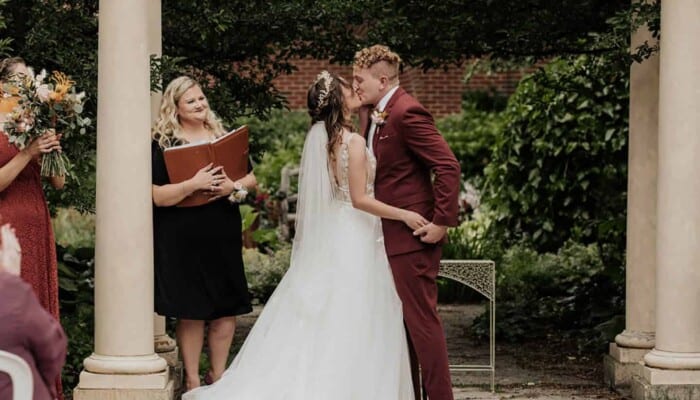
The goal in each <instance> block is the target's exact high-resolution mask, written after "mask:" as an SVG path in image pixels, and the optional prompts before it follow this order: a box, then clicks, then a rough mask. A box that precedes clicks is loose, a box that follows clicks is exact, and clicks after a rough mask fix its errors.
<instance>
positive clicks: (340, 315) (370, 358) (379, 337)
mask: <svg viewBox="0 0 700 400" xmlns="http://www.w3.org/2000/svg"><path fill="white" fill-rule="evenodd" d="M400 63H401V59H400V57H399V56H398V55H397V54H396V53H394V52H392V51H391V50H390V49H389V48H387V47H386V46H382V45H375V46H372V47H369V48H365V49H363V50H360V51H359V52H357V54H356V55H355V60H354V65H353V83H352V84H350V82H348V81H346V80H345V79H343V78H342V77H340V76H337V75H334V74H330V73H328V72H327V71H323V72H321V73H320V74H319V75H318V77H317V79H316V80H315V82H313V84H312V85H311V87H310V89H309V92H308V111H309V115H310V116H311V119H312V126H311V128H310V130H309V133H308V135H307V137H306V141H305V143H304V150H303V153H302V158H301V164H300V182H299V193H298V209H297V227H296V236H295V238H294V243H293V248H292V259H291V263H290V267H289V270H288V271H287V273H286V275H285V276H284V278H283V279H282V281H281V282H280V284H279V285H278V287H277V288H276V290H275V292H274V294H273V295H272V297H271V298H270V299H269V300H268V302H267V304H266V305H265V308H264V309H263V311H262V313H261V314H260V316H259V318H258V320H257V321H256V324H255V325H254V326H253V328H252V330H251V331H250V333H249V334H248V337H247V338H246V341H245V343H244V344H243V346H242V348H241V349H240V351H239V352H238V355H237V356H236V358H235V359H234V361H233V363H232V364H231V366H230V367H229V368H228V370H227V371H226V372H225V373H224V375H223V376H222V377H221V379H219V380H218V381H217V382H216V383H214V384H212V385H208V386H202V387H199V388H196V389H194V390H191V391H189V392H187V393H185V394H184V395H183V399H184V400H198V399H214V400H216V399H235V400H267V399H270V400H271V399H275V400H280V399H285V400H287V399H290V400H344V399H346V400H372V399H376V400H413V399H416V400H418V399H419V398H420V393H421V388H422V389H423V396H424V398H429V399H431V400H451V399H452V398H453V395H452V385H451V380H450V373H449V367H448V361H447V349H446V344H445V336H444V332H443V329H442V324H441V321H440V318H439V316H438V314H437V286H436V282H435V280H436V277H437V274H438V268H439V264H440V257H441V244H442V242H443V241H444V237H445V233H446V229H447V227H448V226H455V225H456V224H457V209H458V205H457V198H458V193H459V179H460V166H459V163H458V162H457V160H456V158H455V156H454V154H453V153H452V151H451V150H450V149H449V147H448V145H447V143H446V142H445V140H444V139H443V137H442V136H441V135H440V133H439V132H438V131H437V129H436V127H435V124H434V121H433V118H432V116H431V115H430V113H429V112H428V111H427V110H426V109H425V108H424V107H423V106H422V105H421V104H420V103H419V102H418V101H417V100H416V99H414V98H413V97H412V96H410V95H409V94H408V93H406V91H405V90H404V89H402V88H401V87H400V86H399V67H400ZM355 111H359V114H360V130H359V133H353V127H352V123H351V122H350V121H351V113H352V112H355ZM419 367H420V369H419ZM419 371H420V374H419ZM419 375H420V376H419Z"/></svg>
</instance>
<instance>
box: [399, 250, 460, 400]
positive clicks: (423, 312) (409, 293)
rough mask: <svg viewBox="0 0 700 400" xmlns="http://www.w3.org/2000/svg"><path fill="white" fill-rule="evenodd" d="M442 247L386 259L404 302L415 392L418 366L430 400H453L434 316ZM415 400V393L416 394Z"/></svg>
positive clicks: (437, 320) (441, 334)
mask: <svg viewBox="0 0 700 400" xmlns="http://www.w3.org/2000/svg"><path fill="white" fill-rule="evenodd" d="M441 256H442V247H441V246H439V245H435V246H430V247H427V248H425V249H423V250H420V251H414V252H410V253H405V254H397V255H393V256H389V264H390V265H391V270H392V273H393V275H394V282H395V284H396V290H397V292H398V294H399V297H400V298H401V301H402V302H403V318H404V322H405V324H406V328H407V331H408V340H409V341H410V343H409V347H411V349H412V350H413V351H411V353H414V354H415V356H416V357H411V369H412V372H413V374H412V375H413V379H414V383H413V385H414V388H416V389H419V387H418V384H417V382H416V378H417V376H418V365H415V361H416V360H415V358H417V362H418V364H419V365H420V369H421V376H422V381H423V388H424V390H425V392H426V393H427V396H428V398H429V399H430V400H453V395H452V380H451V378H450V369H449V363H448V361H447V344H446V342H445V332H444V330H443V328H442V322H441V320H440V316H439V315H438V313H437V284H436V282H435V279H436V278H437V274H438V270H439V268H440V257H441ZM416 398H418V393H416Z"/></svg>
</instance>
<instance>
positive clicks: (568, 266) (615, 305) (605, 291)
mask: <svg viewBox="0 0 700 400" xmlns="http://www.w3.org/2000/svg"><path fill="white" fill-rule="evenodd" d="M496 271H497V277H496V280H497V282H496V299H498V300H497V301H498V318H496V334H497V336H498V337H500V338H501V339H504V340H508V341H521V340H527V339H535V338H545V337H546V336H547V335H548V334H551V333H552V332H557V333H559V334H569V335H572V336H573V335H575V336H580V337H585V338H590V337H596V336H599V334H598V333H595V331H596V329H599V330H602V329H603V328H604V327H605V323H608V324H610V321H612V320H613V318H615V316H616V315H618V314H624V306H623V300H624V294H623V289H624V288H623V287H622V286H623V285H621V284H620V281H619V280H617V279H616V278H615V277H611V276H610V275H608V274H607V273H606V269H605V267H604V265H603V261H602V259H601V254H600V248H599V247H598V246H597V245H595V244H591V245H588V246H584V245H582V244H578V243H574V242H567V243H566V244H564V246H563V247H562V248H561V249H559V250H558V251H557V253H556V254H553V253H544V254H540V253H538V252H536V251H535V250H533V249H532V248H529V247H525V246H515V247H513V248H511V249H509V250H508V251H507V252H506V253H505V255H504V256H503V260H502V261H501V262H500V265H498V267H497V269H496ZM474 332H475V333H476V334H477V335H479V336H482V337H484V336H486V335H488V317H487V316H486V315H482V316H480V317H479V318H478V319H477V321H476V322H475V324H474ZM581 333H584V334H583V335H580V334H581ZM607 339H612V338H607ZM594 343H595V344H600V342H594Z"/></svg>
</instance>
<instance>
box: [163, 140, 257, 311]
mask: <svg viewBox="0 0 700 400" xmlns="http://www.w3.org/2000/svg"><path fill="white" fill-rule="evenodd" d="M151 148H152V150H151V151H152V156H151V160H152V164H153V171H152V172H153V184H155V185H165V184H168V183H170V181H169V179H168V172H167V170H166V168H165V161H164V160H163V151H162V150H161V148H160V146H159V145H158V143H156V142H155V141H154V142H152V145H151ZM249 168H250V167H249ZM153 244H154V258H155V259H154V262H155V310H156V312H157V313H158V314H160V315H165V316H168V317H176V318H184V319H195V320H212V319H217V318H221V317H226V316H233V315H240V314H245V313H249V312H251V311H252V307H251V303H250V295H249V293H248V284H247V282H246V279H245V273H244V271H243V256H242V243H241V213H240V210H239V209H238V205H237V204H231V203H230V202H229V201H228V199H226V198H225V197H224V198H221V199H219V200H217V201H214V202H213V203H210V204H205V205H202V206H196V207H174V206H173V207H156V206H155V205H154V206H153Z"/></svg>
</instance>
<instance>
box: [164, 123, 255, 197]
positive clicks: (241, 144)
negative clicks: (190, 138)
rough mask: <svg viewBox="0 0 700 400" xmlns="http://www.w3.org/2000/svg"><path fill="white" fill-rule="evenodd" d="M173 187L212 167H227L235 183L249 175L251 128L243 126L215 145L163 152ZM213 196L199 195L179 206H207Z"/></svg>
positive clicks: (218, 139) (221, 138) (202, 144)
mask: <svg viewBox="0 0 700 400" xmlns="http://www.w3.org/2000/svg"><path fill="white" fill-rule="evenodd" d="M163 157H164V158H165V167H166V168H167V170H168V177H169V178H170V183H180V182H182V181H186V180H188V179H190V178H192V177H193V176H194V174H196V173H197V171H199V170H200V169H202V168H204V167H205V166H206V165H208V164H209V163H212V164H213V165H214V167H218V166H223V167H224V171H225V172H226V175H227V176H228V177H229V179H231V180H232V181H235V180H237V179H240V178H242V177H244V176H245V175H246V174H247V173H248V127H247V126H246V125H243V126H241V127H239V128H237V129H234V130H232V131H230V132H228V133H227V134H225V135H223V136H220V137H218V138H216V139H214V140H212V141H211V142H200V143H188V144H184V145H181V146H173V147H168V148H167V149H165V150H164V151H163ZM209 198H210V197H209V196H207V195H206V194H204V193H203V192H202V191H199V190H198V191H196V192H194V193H192V195H191V196H189V197H187V198H185V199H184V200H182V201H181V202H179V203H178V204H177V206H178V207H192V206H199V205H202V204H206V203H207V201H208V200H209Z"/></svg>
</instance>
